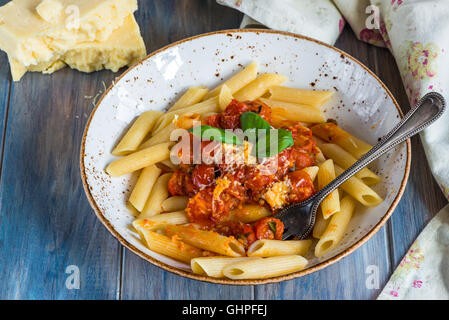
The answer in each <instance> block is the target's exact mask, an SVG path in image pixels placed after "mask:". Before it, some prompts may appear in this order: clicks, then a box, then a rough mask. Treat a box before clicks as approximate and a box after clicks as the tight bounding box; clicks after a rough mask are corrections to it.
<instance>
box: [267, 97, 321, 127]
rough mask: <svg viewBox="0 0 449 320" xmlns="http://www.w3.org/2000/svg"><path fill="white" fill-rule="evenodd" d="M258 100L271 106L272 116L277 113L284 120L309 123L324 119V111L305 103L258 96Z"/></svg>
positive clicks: (319, 121)
mask: <svg viewBox="0 0 449 320" xmlns="http://www.w3.org/2000/svg"><path fill="white" fill-rule="evenodd" d="M259 100H260V101H262V102H264V103H266V104H267V105H268V106H270V107H271V111H272V114H273V116H276V115H278V116H280V117H281V118H282V119H285V120H291V121H301V122H311V123H321V122H325V121H326V118H325V117H324V113H323V112H322V111H321V110H319V109H317V108H314V107H311V106H308V105H305V104H302V105H301V104H294V103H291V102H284V101H278V100H271V99H265V98H260V99H259Z"/></svg>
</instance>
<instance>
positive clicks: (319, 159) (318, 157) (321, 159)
mask: <svg viewBox="0 0 449 320" xmlns="http://www.w3.org/2000/svg"><path fill="white" fill-rule="evenodd" d="M315 148H316V149H317V150H318V153H317V154H316V155H315V161H316V163H317V164H320V163H322V162H324V161H326V158H325V157H324V154H323V151H321V149H320V148H319V147H315Z"/></svg>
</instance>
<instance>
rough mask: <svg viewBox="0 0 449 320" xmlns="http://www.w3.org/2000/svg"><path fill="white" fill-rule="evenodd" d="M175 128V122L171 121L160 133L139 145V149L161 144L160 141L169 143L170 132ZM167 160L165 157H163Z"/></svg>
mask: <svg viewBox="0 0 449 320" xmlns="http://www.w3.org/2000/svg"><path fill="white" fill-rule="evenodd" d="M173 130H175V124H174V123H170V124H169V125H168V126H166V127H165V128H163V129H162V130H160V131H159V132H158V133H156V134H155V135H154V136H152V137H151V138H149V139H148V140H147V141H145V142H144V143H142V144H141V145H140V147H139V150H142V149H145V148H148V147H151V146H154V145H157V144H160V143H167V142H170V134H171V133H172V131H173ZM163 160H165V159H163Z"/></svg>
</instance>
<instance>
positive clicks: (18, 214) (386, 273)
mask: <svg viewBox="0 0 449 320" xmlns="http://www.w3.org/2000/svg"><path fill="white" fill-rule="evenodd" d="M6 2H7V1H6V0H0V5H3V4H4V3H6ZM139 4H140V8H139V11H138V12H137V14H136V17H137V20H138V22H139V24H140V26H141V29H142V35H143V37H144V40H145V43H146V45H147V48H148V51H149V52H151V51H153V50H155V49H158V48H160V47H162V46H164V45H166V44H169V43H171V42H173V41H176V40H179V39H182V38H185V37H189V36H193V35H196V34H199V33H204V32H209V31H213V30H220V29H229V28H237V27H238V26H239V24H240V20H241V18H242V15H241V14H240V13H238V12H236V11H234V10H231V9H228V8H225V7H222V6H219V5H217V4H216V3H215V1H214V0H209V1H204V0H170V1H169V0H165V1H160V0H154V1H153V0H141V1H139ZM336 46H337V47H338V48H340V49H343V50H344V51H346V52H348V53H350V54H351V55H353V56H355V57H356V58H357V59H359V60H361V61H362V62H363V63H365V64H366V65H367V66H368V67H369V68H370V69H371V70H373V71H374V72H375V73H376V74H377V75H378V76H379V77H380V78H381V79H382V80H383V81H384V82H385V83H386V85H387V86H388V87H389V88H390V90H391V91H392V93H393V94H394V96H395V97H396V98H397V100H398V102H399V103H400V105H401V106H402V108H403V110H404V111H407V110H408V109H409V105H408V102H407V97H406V95H405V91H404V89H403V86H402V82H401V79H400V76H399V72H398V70H397V67H396V65H395V62H394V59H393V58H392V56H391V55H390V54H389V52H388V51H387V50H386V49H380V48H376V47H373V46H369V45H367V44H365V43H362V42H360V41H357V39H356V38H355V36H354V34H353V33H352V31H351V30H350V29H349V28H346V29H345V30H344V32H343V34H342V36H341V37H340V39H339V40H338V42H337V43H336ZM122 71H123V70H122ZM118 75H119V74H113V73H112V72H109V71H102V72H96V73H93V74H83V73H80V72H77V71H73V70H70V69H69V68H66V69H64V70H61V71H58V72H57V73H55V74H53V75H42V74H38V73H28V74H27V75H25V77H24V78H23V79H22V80H21V81H20V82H16V83H14V82H12V81H11V76H10V73H9V66H8V61H7V57H6V55H5V54H4V53H0V79H1V80H0V120H1V121H0V142H1V147H0V150H1V151H0V152H1V154H0V166H1V176H0V179H1V180H0V201H1V212H0V225H1V228H0V275H1V279H2V281H0V299H373V298H375V297H376V296H377V295H378V293H379V292H380V290H381V288H382V287H383V286H384V284H385V283H386V281H387V280H388V278H389V277H390V275H391V273H392V271H393V270H394V268H395V266H396V265H397V264H398V263H399V261H400V260H401V258H402V256H403V255H404V253H405V252H406V251H407V249H408V247H409V246H410V245H411V243H412V242H413V241H414V239H415V238H416V237H417V235H418V234H419V232H420V231H421V230H422V229H423V227H424V226H425V225H426V223H427V222H428V221H429V220H430V219H431V218H432V217H433V216H434V215H435V214H436V213H437V212H438V211H439V209H441V208H442V207H443V206H444V205H445V203H446V200H445V199H444V197H443V194H442V192H441V191H440V190H439V188H438V186H437V185H436V183H435V182H434V180H433V178H432V175H431V173H430V171H429V168H428V164H427V162H426V159H425V156H424V152H423V148H422V145H421V142H420V141H419V138H416V137H415V138H413V139H412V153H413V155H412V167H411V174H410V179H409V182H408V185H407V188H406V190H405V193H404V196H403V198H402V200H401V202H400V203H399V206H398V208H397V209H396V211H395V212H394V214H393V216H392V218H391V219H390V220H389V221H388V223H387V224H386V226H384V227H383V228H382V229H381V230H380V231H379V232H378V233H377V234H376V235H375V236H374V237H373V238H372V239H371V240H369V241H368V242H367V243H366V244H365V245H363V246H362V247H361V248H360V249H358V250H357V251H356V252H355V253H353V254H352V255H350V256H349V257H347V258H345V259H343V260H341V261H340V262H338V263H336V264H334V265H332V266H330V267H328V268H326V269H324V270H321V271H318V272H316V273H314V274H311V275H309V276H305V277H303V278H300V279H295V280H291V281H286V282H282V283H277V284H269V285H262V286H246V287H240V286H239V287H238V286H224V285H214V284H209V283H203V282H198V281H194V280H190V279H185V278H182V277H180V276H177V275H174V274H171V273H168V272H166V271H164V270H162V269H159V268H158V267H155V266H153V265H152V264H150V263H148V262H146V261H144V260H142V259H140V258H139V257H137V256H136V255H134V254H133V253H131V252H129V251H128V250H126V249H125V248H123V247H122V246H121V245H119V243H118V242H117V241H116V240H115V239H114V238H113V237H112V236H111V235H110V234H109V233H108V231H107V230H106V229H105V228H104V227H103V225H102V224H101V223H100V222H99V221H98V220H97V218H96V217H95V215H94V213H93V211H92V210H91V208H90V207H89V204H88V202H87V199H86V197H85V195H84V191H83V188H82V184H81V179H80V174H79V161H78V160H79V147H80V142H81V136H82V132H83V129H84V126H85V123H86V121H87V118H88V116H89V114H90V112H91V110H92V104H91V100H89V99H86V98H85V97H86V96H95V95H96V93H98V92H99V91H100V90H102V89H103V82H104V83H105V84H106V85H109V84H110V83H111V81H112V80H113V79H114V78H115V77H116V76H118ZM69 266H75V269H76V267H77V268H78V269H79V276H80V286H79V289H77V288H76V287H77V286H76V283H75V285H73V284H74V283H73V282H70V281H71V280H73V278H70V277H73V276H74V273H73V272H74V271H73V270H74V269H73V267H69ZM371 266H375V267H374V269H373V267H371ZM68 267H69V268H68ZM71 268H72V269H71ZM373 270H378V272H379V288H376V286H375V285H374V288H373V287H372V286H371V285H368V286H367V285H366V282H367V279H368V276H369V275H372V272H373ZM66 272H67V273H66ZM368 282H369V281H368ZM67 284H69V285H68V286H67ZM70 284H72V285H70Z"/></svg>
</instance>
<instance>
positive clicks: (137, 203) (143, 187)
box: [129, 164, 161, 211]
mask: <svg viewBox="0 0 449 320" xmlns="http://www.w3.org/2000/svg"><path fill="white" fill-rule="evenodd" d="M160 174H161V169H159V168H158V167H156V166H155V165H154V164H153V165H151V166H148V167H146V168H143V169H142V172H141V173H140V176H139V179H137V183H136V185H135V186H134V189H133V191H132V192H131V196H130V197H129V202H130V203H131V204H132V205H133V206H134V207H135V208H136V209H137V210H138V211H142V210H143V207H144V206H145V203H146V202H147V199H148V197H149V195H150V193H151V189H152V188H153V185H154V183H155V182H156V179H157V178H158V177H159V175H160Z"/></svg>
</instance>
